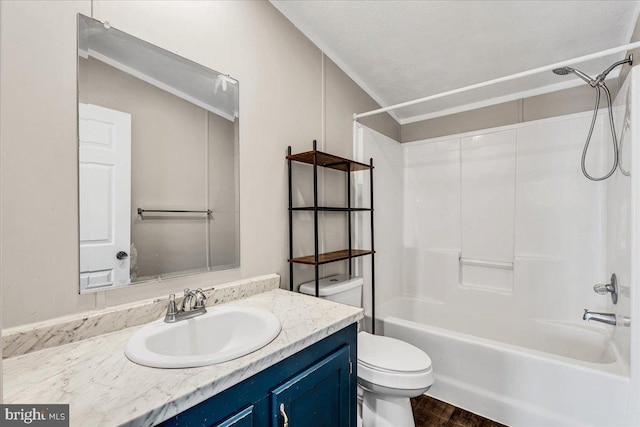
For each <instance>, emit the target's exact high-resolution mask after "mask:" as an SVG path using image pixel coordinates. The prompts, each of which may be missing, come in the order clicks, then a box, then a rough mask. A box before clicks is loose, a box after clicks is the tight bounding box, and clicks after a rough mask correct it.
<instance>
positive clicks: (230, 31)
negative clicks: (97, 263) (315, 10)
mask: <svg viewBox="0 0 640 427" xmlns="http://www.w3.org/2000/svg"><path fill="white" fill-rule="evenodd" d="M0 8H1V12H0V16H1V22H0V31H1V33H0V43H1V45H0V51H1V55H2V57H1V65H0V67H1V68H0V91H1V92H2V99H1V100H0V114H1V116H0V120H1V127H0V154H1V158H0V162H1V163H0V173H1V175H0V178H1V180H2V187H1V190H0V191H1V193H0V195H1V197H2V206H1V210H0V214H1V221H2V222H1V224H0V226H1V229H0V232H1V233H2V236H1V248H0V249H1V258H0V262H1V265H0V267H1V272H0V280H1V285H2V292H3V306H2V317H3V326H4V327H11V326H16V325H21V324H25V323H29V322H34V321H39V320H44V319H49V318H52V317H56V316H62V315H65V314H70V313H74V312H78V311H83V310H87V309H93V308H100V307H104V306H109V305H114V304H118V303H123V302H129V301H134V300H138V299H142V298H149V297H154V296H158V295H162V294H166V293H168V292H178V291H180V290H181V289H183V288H185V287H197V286H203V285H205V284H215V283H220V282H224V281H229V280H234V279H239V278H242V277H250V276H255V275H259V274H265V273H273V272H275V273H279V274H282V275H283V285H288V268H287V263H286V259H287V255H288V244H287V235H288V229H287V210H286V206H287V185H286V184H287V178H286V171H287V169H286V162H285V161H284V156H285V154H286V147H287V146H288V145H291V146H293V150H294V152H297V151H302V150H308V149H309V148H310V146H311V140H313V139H318V140H320V142H321V143H322V146H324V148H325V149H326V150H327V151H332V152H336V153H338V154H344V155H350V153H351V145H352V134H351V131H352V128H351V115H352V114H353V113H354V112H361V111H367V110H370V109H371V108H375V107H377V105H376V104H375V102H373V101H372V100H371V99H370V98H369V97H368V96H366V95H365V94H364V92H363V91H362V90H361V89H360V88H359V87H358V86H357V85H355V84H354V83H353V82H352V81H351V80H350V79H348V78H347V77H346V76H345V75H344V73H342V72H341V71H340V70H338V69H337V67H335V65H333V64H332V63H331V62H330V61H325V66H324V68H323V55H322V52H321V51H320V50H319V49H318V48H317V47H316V46H314V45H313V44H312V43H311V42H310V41H309V40H308V39H307V38H306V37H304V36H303V35H302V34H301V33H300V32H299V31H298V30H297V29H295V27H294V26H293V25H292V24H291V23H290V22H289V21H287V20H286V19H285V18H284V17H283V16H282V15H281V14H280V13H279V12H278V11H277V10H276V9H275V8H273V7H272V6H271V5H270V4H269V3H267V2H262V1H257V2H235V1H230V2H222V1H215V2H200V1H180V2H169V1H166V2H162V1H160V2H153V1H128V2H114V1H95V2H94V3H93V17H94V18H96V19H99V20H106V21H109V22H110V24H111V25H112V26H114V27H116V28H119V29H121V30H123V31H125V32H128V33H130V34H132V35H134V36H136V37H140V38H142V39H144V40H146V41H149V42H151V43H153V44H156V45H158V46H161V47H163V48H165V49H168V50H170V51H173V52H175V53H177V54H178V55H181V56H184V57H186V58H188V59H191V60H193V61H196V62H198V63H201V64H203V65H205V66H207V67H210V68H213V69H215V70H219V71H222V72H225V73H230V74H231V75H232V76H233V77H234V78H237V79H238V80H239V81H240V115H241V120H240V126H239V132H240V149H239V153H238V155H239V159H240V184H239V185H240V189H241V193H240V228H241V242H240V253H241V267H240V268H239V269H234V270H228V271H223V272H216V273H207V274H201V275H196V276H190V277H185V278H180V279H173V280H168V281H163V282H161V283H151V284H140V285H135V286H131V287H128V288H126V289H119V290H112V291H109V292H106V293H97V294H91V295H78V210H77V191H78V189H77V143H76V95H75V93H76V57H77V50H76V13H78V12H80V13H83V14H86V15H90V14H91V9H92V7H91V3H90V2H89V1H88V0H87V1H77V2H63V1H56V2H50V1H42V2H36V1H29V2H20V1H17V2H11V1H3V2H1V3H0ZM323 87H326V89H325V91H324V92H323ZM324 98H326V104H324V103H323V99H324ZM323 111H324V112H325V113H326V114H325V115H326V118H325V121H324V122H323V120H322V117H323ZM367 125H369V126H372V127H373V128H375V129H376V130H379V131H381V132H383V133H385V134H388V135H389V136H391V137H393V138H396V139H398V134H399V126H397V125H396V124H395V123H394V122H393V121H392V119H390V118H389V117H387V116H380V117H377V118H375V119H374V120H373V121H372V122H368V123H367ZM323 129H324V130H326V138H325V140H322V135H323ZM305 182H308V181H305ZM304 191H305V192H307V191H308V188H305V189H304ZM305 194H308V193H305ZM325 194H326V191H325ZM303 196H304V195H303ZM306 197H308V196H306ZM298 222H299V223H300V225H299V227H303V226H306V227H307V228H308V225H309V223H308V220H306V219H304V218H303V219H301V220H300V221H298ZM304 231H305V232H306V231H307V230H306V229H305V230H304ZM327 231H331V232H330V233H327V234H328V238H327V239H328V240H329V239H333V238H336V239H340V238H342V236H343V231H342V230H341V229H340V230H339V229H337V228H336V229H335V230H334V229H330V230H327ZM299 236H300V237H301V243H299V244H297V246H298V247H303V246H304V247H308V246H309V245H308V242H309V237H310V235H309V234H302V233H301V234H300V235H299ZM336 268H339V267H336ZM340 268H344V266H342V267H340ZM303 274H307V273H306V272H304V273H303ZM301 277H302V276H301Z"/></svg>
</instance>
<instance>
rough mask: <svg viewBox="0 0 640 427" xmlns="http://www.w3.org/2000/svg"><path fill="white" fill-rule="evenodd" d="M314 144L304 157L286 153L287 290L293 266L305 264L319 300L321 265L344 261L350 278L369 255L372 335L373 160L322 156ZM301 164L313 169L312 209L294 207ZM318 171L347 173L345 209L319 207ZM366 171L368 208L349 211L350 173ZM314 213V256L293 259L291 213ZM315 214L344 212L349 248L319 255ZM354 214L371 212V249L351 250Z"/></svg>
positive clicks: (316, 215)
mask: <svg viewBox="0 0 640 427" xmlns="http://www.w3.org/2000/svg"><path fill="white" fill-rule="evenodd" d="M316 146H317V143H316V141H315V140H314V141H313V150H311V151H305V152H303V153H298V154H292V153H291V146H289V148H288V151H287V163H288V171H289V260H288V261H289V289H290V290H291V291H293V288H294V284H293V283H294V282H293V266H294V264H307V265H313V266H315V285H316V286H315V288H316V297H317V296H319V282H320V277H319V276H320V265H322V264H328V263H330V262H336V261H344V260H347V261H348V263H349V275H351V274H352V271H353V262H352V260H353V259H354V258H357V257H360V256H365V255H371V332H372V333H374V334H375V302H376V300H375V283H376V276H375V249H374V238H373V237H374V225H373V159H369V164H366V163H360V162H356V161H354V160H349V159H345V158H343V157H339V156H334V155H332V154H328V153H323V152H321V151H318V150H317V147H316ZM293 162H300V163H306V164H310V165H312V167H313V206H303V207H294V206H293V188H292V182H293V177H292V170H291V169H292V168H291V166H292V163H293ZM318 167H324V168H329V169H334V170H339V171H342V172H346V176H347V206H346V207H326V206H318ZM363 170H368V171H369V180H370V186H369V187H370V196H369V197H370V203H371V207H370V208H353V207H351V173H352V172H358V171H363ZM299 211H302V212H313V236H314V253H313V254H312V255H306V256H300V257H294V256H293V214H294V212H299ZM318 212H346V213H347V218H348V219H347V224H348V226H347V227H348V230H347V233H348V242H349V243H348V248H347V249H343V250H339V251H333V252H326V253H320V252H319V248H318V241H319V239H318ZM353 212H370V217H371V249H354V248H353V246H352V242H351V222H352V218H351V214H352V213H353Z"/></svg>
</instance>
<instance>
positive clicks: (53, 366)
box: [3, 289, 362, 427]
mask: <svg viewBox="0 0 640 427" xmlns="http://www.w3.org/2000/svg"><path fill="white" fill-rule="evenodd" d="M231 304H232V305H238V306H244V307H256V308H263V309H266V310H269V311H271V312H273V313H274V314H275V315H276V316H277V317H278V318H279V319H280V322H281V323H282V331H281V332H280V335H278V337H277V338H276V339H275V340H273V341H272V342H271V343H269V344H268V345H267V346H265V347H263V348H261V349H259V350H257V351H255V352H254V353H251V354H249V355H247V356H244V357H241V358H239V359H235V360H231V361H229V362H225V363H222V364H219V365H212V366H205V367H202V368H191V369H188V370H185V369H155V368H147V367H144V366H140V365H137V364H135V363H133V362H131V361H129V360H128V359H127V358H126V357H125V355H124V347H125V345H126V343H127V341H128V340H129V338H130V337H131V336H132V335H133V334H134V333H135V332H136V331H137V330H138V329H139V328H140V327H134V328H129V329H126V330H122V331H119V332H114V333H111V334H107V335H101V336H97V337H94V338H90V339H86V340H83V341H78V342H74V343H71V344H67V345H65V346H61V347H57V348H52V349H46V350H42V351H39V352H33V353H30V354H25V355H22V356H17V357H13V358H11V359H7V360H5V361H4V363H3V368H4V378H3V380H4V403H28V402H48V403H68V404H70V410H71V425H72V426H76V425H77V426H88V425H91V426H111V425H114V426H115V425H125V426H136V427H139V426H152V425H155V424H157V423H159V422H161V421H163V420H166V419H167V418H170V417H172V416H174V415H176V414H178V413H180V412H182V411H184V410H185V409H188V408H190V407H192V406H194V405H196V404H198V403H200V402H202V401H204V400H206V399H207V398H209V397H211V396H212V395H214V394H216V393H219V392H221V391H223V390H226V389H228V388H229V387H231V386H233V385H235V384H238V383H240V382H241V381H243V380H245V379H246V378H248V377H250V376H252V375H254V374H256V373H258V372H260V371H262V370H264V369H265V368H268V367H269V366H272V365H274V364H276V363H277V362H279V361H281V360H283V359H285V358H287V357H289V356H291V355H292V354H294V353H296V352H298V351H300V350H302V349H304V348H306V347H308V346H309V345H311V344H313V343H315V342H318V341H320V340H321V339H323V338H325V337H327V336H329V335H331V334H332V333H334V332H336V331H338V330H340V329H343V328H344V327H346V326H348V325H350V324H352V323H354V322H357V321H358V320H360V319H361V318H362V309H360V308H356V307H351V306H347V305H343V304H336V303H333V302H330V301H324V300H322V299H320V298H313V297H308V296H305V295H301V294H297V293H292V292H288V291H284V290H281V289H276V290H271V291H268V292H263V293H259V294H257V295H253V296H251V297H248V298H243V299H240V300H237V301H234V302H233V303H231ZM231 304H230V305H231ZM213 309H214V310H215V308H213ZM133 385H135V387H133Z"/></svg>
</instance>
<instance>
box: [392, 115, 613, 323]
mask: <svg viewBox="0 0 640 427" xmlns="http://www.w3.org/2000/svg"><path fill="white" fill-rule="evenodd" d="M590 119H591V117H590V115H588V114H576V115H570V116H563V117H557V118H553V119H547V120H540V121H536V122H528V123H524V124H520V125H514V126H509V127H506V128H498V129H490V130H485V131H481V132H475V133H473V134H464V135H460V136H459V137H447V138H439V139H435V140H427V141H421V142H418V143H410V144H405V145H403V149H404V162H405V163H404V171H405V176H404V191H405V193H404V194H405V197H404V251H405V252H404V253H405V257H404V287H403V291H404V294H405V295H407V296H412V297H418V298H425V299H429V300H433V301H437V302H441V303H446V304H447V305H448V307H450V309H451V310H452V311H454V312H455V311H460V312H462V311H467V310H474V312H477V313H480V314H481V315H483V316H486V317H496V318H503V319H504V318H505V316H506V317H514V318H517V317H523V316H524V317H527V318H541V319H556V320H564V321H570V322H582V320H581V316H582V309H583V308H585V307H589V308H591V309H595V310H597V309H605V308H606V303H605V301H604V300H603V299H602V298H600V297H599V296H597V295H596V294H594V292H593V291H592V290H591V287H592V286H593V284H594V283H597V282H599V281H602V280H605V279H607V272H606V269H605V267H606V232H607V230H606V219H607V212H606V204H605V201H606V184H605V183H594V182H590V181H588V180H587V179H586V178H584V177H583V176H582V172H581V170H580V155H581V152H582V146H583V144H584V138H585V136H586V132H587V130H588V127H589V124H590ZM602 123H603V122H602V117H599V118H598V121H597V125H596V129H595V130H594V137H593V141H592V146H591V150H592V152H591V154H590V156H589V159H588V160H589V163H588V167H589V168H591V169H590V170H592V171H593V173H596V172H598V171H600V170H602V169H604V168H606V155H605V151H603V150H604V149H605V146H604V145H603V132H602Z"/></svg>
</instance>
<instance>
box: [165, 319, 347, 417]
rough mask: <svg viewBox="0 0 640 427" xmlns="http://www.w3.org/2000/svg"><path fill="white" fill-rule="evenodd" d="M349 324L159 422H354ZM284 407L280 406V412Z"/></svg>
mask: <svg viewBox="0 0 640 427" xmlns="http://www.w3.org/2000/svg"><path fill="white" fill-rule="evenodd" d="M356 337H357V326H356V324H352V325H349V326H347V327H346V328H344V329H342V330H340V331H338V332H335V333H334V334H332V335H330V336H328V337H327V338H325V339H323V340H321V341H319V342H317V343H315V344H313V345H311V346H309V347H307V348H305V349H304V350H301V351H299V352H298V353H296V354H294V355H292V356H290V357H288V358H287V359H285V360H283V361H281V362H279V363H277V364H275V365H273V366H271V367H269V368H267V369H265V370H264V371H262V372H259V373H257V374H256V375H254V376H252V377H250V378H247V379H246V380H244V381H243V382H241V383H239V384H237V385H235V386H233V387H231V388H229V389H228V390H225V391H223V392H221V393H219V394H217V395H215V396H212V397H211V398H209V399H207V400H205V401H204V402H202V403H199V404H198V405H196V406H194V407H192V408H190V409H187V410H186V411H184V412H182V413H180V414H178V415H176V416H174V417H172V418H170V419H168V420H166V421H164V422H162V423H161V424H159V425H160V426H162V427H169V426H171V427H187V426H189V427H196V426H197V427H214V426H215V427H283V426H284V421H285V417H284V415H283V414H282V411H284V414H286V416H287V418H288V421H289V427H355V426H356V384H357V375H356V365H357V363H356V361H357V355H356V343H357V339H356ZM281 409H282V410H281Z"/></svg>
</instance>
